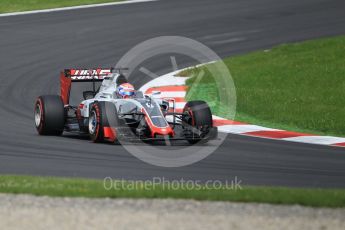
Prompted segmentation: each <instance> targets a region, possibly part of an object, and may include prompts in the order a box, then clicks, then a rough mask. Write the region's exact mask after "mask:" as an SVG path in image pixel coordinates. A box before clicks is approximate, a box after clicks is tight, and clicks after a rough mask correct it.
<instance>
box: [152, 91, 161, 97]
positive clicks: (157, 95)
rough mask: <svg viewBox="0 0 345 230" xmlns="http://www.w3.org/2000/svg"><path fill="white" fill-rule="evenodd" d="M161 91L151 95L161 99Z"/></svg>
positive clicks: (153, 92)
mask: <svg viewBox="0 0 345 230" xmlns="http://www.w3.org/2000/svg"><path fill="white" fill-rule="evenodd" d="M161 93H162V92H161V91H152V94H151V96H152V97H153V98H159V96H160V95H161Z"/></svg>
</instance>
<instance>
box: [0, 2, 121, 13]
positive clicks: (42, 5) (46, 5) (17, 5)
mask: <svg viewBox="0 0 345 230" xmlns="http://www.w3.org/2000/svg"><path fill="white" fill-rule="evenodd" d="M118 1H122V0H0V13H9V12H19V11H28V10H42V9H50V8H56V7H66V6H78V5H87V4H95V3H107V2H118Z"/></svg>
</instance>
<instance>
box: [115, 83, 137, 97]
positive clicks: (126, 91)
mask: <svg viewBox="0 0 345 230" xmlns="http://www.w3.org/2000/svg"><path fill="white" fill-rule="evenodd" d="M117 94H118V96H119V97H122V98H132V97H133V96H134V94H135V89H134V86H133V85H131V84H129V83H124V84H121V85H119V86H118V87H117Z"/></svg>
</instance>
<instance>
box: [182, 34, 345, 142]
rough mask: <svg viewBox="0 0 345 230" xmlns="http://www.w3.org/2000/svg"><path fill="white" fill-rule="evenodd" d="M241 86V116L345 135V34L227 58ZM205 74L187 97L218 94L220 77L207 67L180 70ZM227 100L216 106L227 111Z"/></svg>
mask: <svg viewBox="0 0 345 230" xmlns="http://www.w3.org/2000/svg"><path fill="white" fill-rule="evenodd" d="M224 63H225V64H226V66H227V67H228V68H229V70H230V71H231V74H232V77H233V80H234V83H235V86H236V92H237V114H236V118H235V119H236V120H238V121H243V122H249V123H253V124H259V125H264V126H268V127H274V128H281V129H287V130H294V131H299V132H309V133H315V134H326V135H336V136H345V122H344V114H345V106H344V105H345V78H344V77H345V36H339V37H333V38H327V39H318V40H312V41H306V42H302V43H296V44H284V45H280V46H278V47H274V48H272V49H271V50H265V51H257V52H253V53H249V54H246V55H243V56H237V57H231V58H226V59H224ZM201 70H203V71H204V72H205V74H204V75H203V77H202V78H201V81H200V82H199V84H193V83H194V81H195V77H194V78H190V79H189V80H188V81H187V85H188V86H190V87H191V88H194V90H193V92H196V93H194V94H193V95H190V94H187V99H188V100H193V99H201V100H205V101H215V100H217V93H216V92H217V88H216V83H215V77H216V76H212V74H211V73H210V72H209V71H208V70H207V68H206V67H200V68H194V69H189V70H186V71H183V72H182V73H181V75H183V76H190V75H192V74H194V75H195V76H196V75H198V73H199V72H200V71H201ZM222 107H224V105H222V104H219V103H218V104H215V106H213V107H212V110H213V112H214V113H215V114H216V115H219V116H222V117H227V114H226V112H224V110H222V109H221V108H222Z"/></svg>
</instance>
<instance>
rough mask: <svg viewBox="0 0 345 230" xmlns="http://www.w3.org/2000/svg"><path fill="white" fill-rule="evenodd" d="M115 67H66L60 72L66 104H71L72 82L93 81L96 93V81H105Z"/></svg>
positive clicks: (62, 95) (62, 93) (61, 91)
mask: <svg viewBox="0 0 345 230" xmlns="http://www.w3.org/2000/svg"><path fill="white" fill-rule="evenodd" d="M113 71H114V68H97V69H65V70H64V71H62V72H61V73H60V89H61V90H60V93H61V98H62V101H63V103H64V104H65V105H68V104H69V97H70V92H71V85H72V82H93V91H94V93H96V89H95V82H101V81H103V80H104V79H105V78H106V77H107V76H108V75H109V74H111V73H112V72H113Z"/></svg>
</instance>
